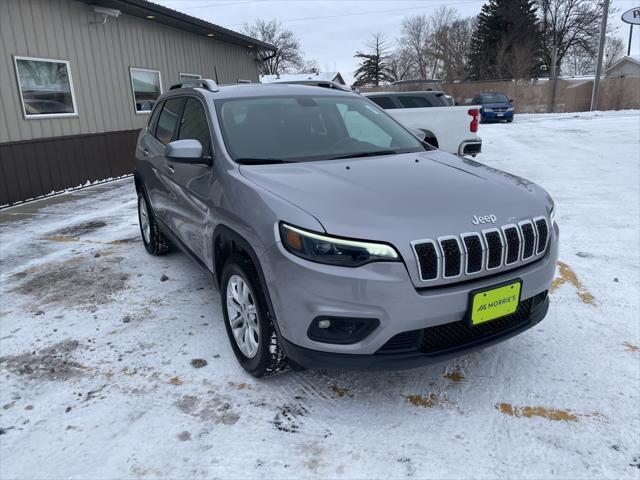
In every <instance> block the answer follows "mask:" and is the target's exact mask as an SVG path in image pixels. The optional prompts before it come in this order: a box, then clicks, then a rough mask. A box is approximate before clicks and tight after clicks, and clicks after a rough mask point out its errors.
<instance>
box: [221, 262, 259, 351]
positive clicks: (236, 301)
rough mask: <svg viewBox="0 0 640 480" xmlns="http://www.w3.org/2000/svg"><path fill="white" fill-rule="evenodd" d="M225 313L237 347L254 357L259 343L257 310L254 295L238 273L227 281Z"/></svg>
mask: <svg viewBox="0 0 640 480" xmlns="http://www.w3.org/2000/svg"><path fill="white" fill-rule="evenodd" d="M227 315H228V317H229V325H230V326H231V331H232V332H233V338H234V339H235V341H236V344H237V345H238V348H239V349H240V351H241V352H242V354H243V355H244V356H246V357H247V358H253V357H255V356H256V354H257V353H258V346H259V345H260V324H259V323H258V312H257V310H256V303H255V296H254V294H253V292H252V291H251V288H250V287H249V285H248V284H247V282H246V281H245V280H244V279H243V278H242V277H241V276H240V275H233V276H231V278H229V281H228V282H227Z"/></svg>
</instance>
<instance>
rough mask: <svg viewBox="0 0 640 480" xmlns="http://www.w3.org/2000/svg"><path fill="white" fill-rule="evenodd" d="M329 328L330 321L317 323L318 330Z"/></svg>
mask: <svg viewBox="0 0 640 480" xmlns="http://www.w3.org/2000/svg"><path fill="white" fill-rule="evenodd" d="M330 326H331V320H320V321H319V322H318V328H329V327H330Z"/></svg>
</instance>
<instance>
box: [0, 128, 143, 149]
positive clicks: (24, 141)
mask: <svg viewBox="0 0 640 480" xmlns="http://www.w3.org/2000/svg"><path fill="white" fill-rule="evenodd" d="M140 130H141V129H140V128H135V129H133V130H116V131H113V132H98V133H79V134H77V135H61V136H59V137H43V138H32V139H29V140H13V141H10V142H2V143H0V146H4V145H21V144H23V143H34V142H44V141H51V140H67V139H70V138H82V137H97V136H101V135H106V136H109V135H113V134H114V133H132V132H135V133H136V135H137V134H138V133H139V132H140Z"/></svg>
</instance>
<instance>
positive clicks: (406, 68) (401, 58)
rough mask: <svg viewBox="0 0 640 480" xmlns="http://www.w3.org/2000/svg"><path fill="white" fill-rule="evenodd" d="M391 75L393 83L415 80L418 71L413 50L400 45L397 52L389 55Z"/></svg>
mask: <svg viewBox="0 0 640 480" xmlns="http://www.w3.org/2000/svg"><path fill="white" fill-rule="evenodd" d="M388 64H389V75H390V76H391V78H392V81H394V82H396V81H398V80H407V79H411V78H415V76H416V69H415V62H414V57H413V54H412V52H411V50H410V49H409V48H408V47H406V46H402V45H400V46H399V47H398V48H396V50H395V51H394V52H393V53H391V55H389V59H388Z"/></svg>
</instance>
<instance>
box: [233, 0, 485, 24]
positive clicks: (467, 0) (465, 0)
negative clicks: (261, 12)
mask: <svg viewBox="0 0 640 480" xmlns="http://www.w3.org/2000/svg"><path fill="white" fill-rule="evenodd" d="M421 1H426V0H421ZM438 1H440V3H442V2H441V0H438ZM467 3H478V0H458V1H455V0H454V1H452V2H448V3H447V5H459V4H467ZM423 8H424V6H420V7H407V8H394V9H391V10H374V11H368V12H362V11H360V12H354V13H341V14H336V15H324V16H314V17H300V18H287V19H284V20H278V21H279V22H280V23H291V22H301V21H305V20H324V19H328V18H342V17H355V16H362V15H377V14H382V13H395V12H404V11H409V10H422V9H423ZM242 25H243V24H242V23H236V24H233V25H225V26H226V27H227V28H234V27H241V26H242Z"/></svg>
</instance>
